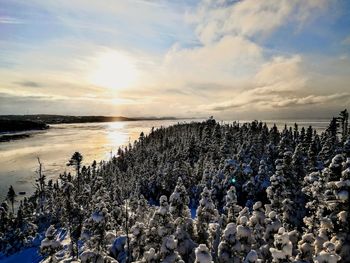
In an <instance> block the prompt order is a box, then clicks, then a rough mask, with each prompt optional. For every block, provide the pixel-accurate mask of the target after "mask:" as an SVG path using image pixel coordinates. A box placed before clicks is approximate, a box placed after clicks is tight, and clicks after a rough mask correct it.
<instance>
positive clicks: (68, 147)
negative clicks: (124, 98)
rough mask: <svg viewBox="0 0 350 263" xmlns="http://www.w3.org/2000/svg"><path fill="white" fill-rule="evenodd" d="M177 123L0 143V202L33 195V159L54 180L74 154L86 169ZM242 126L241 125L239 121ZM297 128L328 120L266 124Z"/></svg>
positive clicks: (83, 129) (115, 125)
mask: <svg viewBox="0 0 350 263" xmlns="http://www.w3.org/2000/svg"><path fill="white" fill-rule="evenodd" d="M178 122H191V120H162V121H159V120H157V121H133V122H109V123H82V124H80V123H79V124H58V125H51V128H50V129H48V130H45V131H40V132H34V133H33V135H32V136H31V137H29V138H25V139H20V140H15V141H10V142H2V143H0V201H2V200H3V199H4V197H5V195H6V193H7V190H8V187H9V186H10V185H13V187H14V188H15V191H16V192H17V193H18V192H19V191H25V192H26V193H27V196H28V195H30V194H31V193H33V190H34V187H33V185H34V182H35V181H34V180H35V177H36V169H37V167H38V163H37V157H40V160H41V162H42V163H43V164H44V173H45V175H46V176H47V178H48V179H50V178H58V176H59V174H60V173H63V172H64V171H65V170H66V171H68V170H69V169H70V168H69V167H67V166H66V163H67V162H68V160H69V159H70V157H71V156H72V154H73V153H74V152H76V151H79V152H80V153H81V154H82V155H83V157H84V160H83V163H84V164H86V165H88V164H91V163H92V161H93V160H96V161H100V160H108V159H109V158H110V156H111V152H112V154H113V153H116V151H117V149H118V147H119V146H122V145H127V144H128V143H129V141H130V142H131V143H133V141H134V140H136V139H138V137H139V135H140V133H141V132H142V131H143V132H145V133H148V132H149V131H150V129H151V128H152V127H155V128H157V127H160V126H163V127H166V126H169V125H172V124H176V123H178ZM240 122H244V121H240ZM295 122H297V123H298V124H299V126H300V127H301V126H305V127H307V126H309V125H312V126H313V127H314V128H316V129H317V130H318V131H321V130H324V129H325V127H327V125H328V123H329V120H272V121H266V123H267V124H268V125H269V126H271V125H272V124H273V123H276V124H277V126H278V127H279V128H283V127H284V124H287V125H294V123H295Z"/></svg>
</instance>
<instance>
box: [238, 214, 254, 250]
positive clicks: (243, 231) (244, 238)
mask: <svg viewBox="0 0 350 263" xmlns="http://www.w3.org/2000/svg"><path fill="white" fill-rule="evenodd" d="M238 221H239V222H238V223H239V224H238V225H237V234H236V237H237V240H238V241H239V242H240V244H241V254H243V255H245V254H247V253H248V252H249V251H250V250H251V246H252V242H253V237H252V230H251V229H250V227H249V225H248V217H246V216H242V217H240V218H239V220H238Z"/></svg>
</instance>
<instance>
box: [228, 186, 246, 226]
mask: <svg viewBox="0 0 350 263" xmlns="http://www.w3.org/2000/svg"><path fill="white" fill-rule="evenodd" d="M225 201H226V204H225V206H224V213H225V215H226V218H225V222H226V224H228V223H236V220H237V216H238V213H239V211H241V210H242V207H241V206H239V205H237V195H236V188H235V187H234V186H231V187H230V189H229V190H228V191H227V193H226V196H225Z"/></svg>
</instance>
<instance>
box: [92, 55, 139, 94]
mask: <svg viewBox="0 0 350 263" xmlns="http://www.w3.org/2000/svg"><path fill="white" fill-rule="evenodd" d="M94 64H95V68H94V69H93V71H92V73H91V74H90V76H89V80H90V82H91V83H93V84H94V85H97V86H102V87H106V88H110V89H122V88H127V87H130V86H131V85H132V84H133V83H134V82H135V81H136V78H137V70H136V67H135V63H134V62H133V60H132V59H131V58H130V57H128V56H127V55H125V54H123V53H121V52H116V51H110V52H105V53H103V54H100V55H99V56H97V58H96V60H95V62H94Z"/></svg>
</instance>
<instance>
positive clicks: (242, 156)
mask: <svg viewBox="0 0 350 263" xmlns="http://www.w3.org/2000/svg"><path fill="white" fill-rule="evenodd" d="M83 158H84V157H83V156H82V155H81V154H80V153H79V152H75V153H74V154H73V155H72V157H71V158H70V159H69V158H67V159H69V160H68V162H67V165H68V166H71V167H72V168H74V172H72V173H67V172H64V173H61V174H60V175H59V176H58V178H57V180H48V179H47V178H46V176H45V170H44V169H43V164H42V163H41V161H40V159H38V170H37V177H36V180H35V187H36V191H35V194H34V195H32V196H31V197H29V198H25V199H24V200H23V201H20V203H19V207H18V209H15V206H14V204H15V202H16V198H17V194H16V191H15V189H14V188H13V187H12V186H11V187H10V188H9V191H8V194H7V198H6V200H4V202H3V203H2V204H1V206H0V251H1V252H0V260H1V259H4V258H6V257H9V256H11V255H14V254H16V253H21V252H23V251H25V250H28V249H31V248H34V251H36V252H35V253H37V254H38V261H42V262H94V263H97V262H98V263H102V262H119V263H129V262H139V263H156V262H165V263H173V262H186V263H187V262H191V263H192V262H195V263H210V262H219V263H229V262H233V263H236V262H244V263H248V262H250V263H253V262H276V263H282V262H300V263H302V262H318V263H333V262H334V263H335V262H350V231H349V222H350V216H349V208H350V203H349V190H350V189H349V188H350V136H349V125H348V112H347V110H344V111H342V112H341V113H340V114H339V116H337V117H334V118H333V119H331V120H330V123H329V126H328V128H327V129H326V130H325V131H324V132H322V133H317V132H316V130H315V129H313V128H312V127H311V126H310V127H307V128H304V127H298V125H297V124H295V125H294V127H287V126H286V127H285V128H284V129H282V130H278V129H277V127H276V126H272V127H268V126H267V125H266V124H265V123H263V122H260V121H253V122H250V123H239V122H231V123H222V122H217V121H215V119H213V118H209V119H208V120H206V121H203V122H191V123H184V124H177V125H173V126H170V127H167V128H158V129H152V130H151V132H150V133H149V134H144V133H141V134H140V137H139V139H138V140H137V141H135V142H134V143H133V144H129V145H128V146H127V147H125V148H119V150H118V153H117V154H116V155H115V156H113V157H112V158H111V159H110V160H109V161H101V162H96V161H94V162H93V163H92V164H90V165H83ZM23 262H24V261H23Z"/></svg>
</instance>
